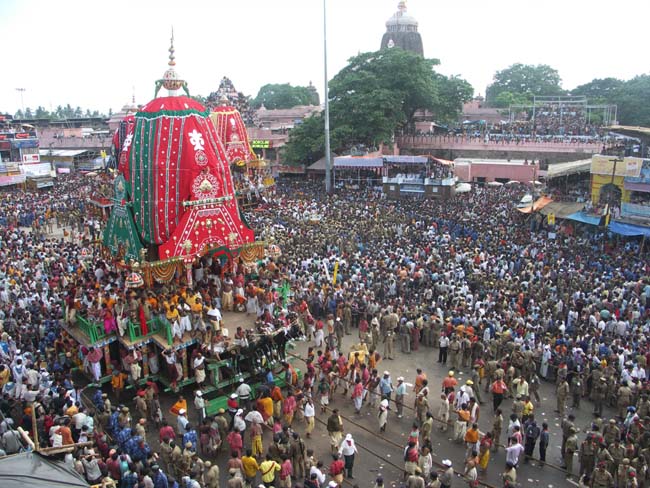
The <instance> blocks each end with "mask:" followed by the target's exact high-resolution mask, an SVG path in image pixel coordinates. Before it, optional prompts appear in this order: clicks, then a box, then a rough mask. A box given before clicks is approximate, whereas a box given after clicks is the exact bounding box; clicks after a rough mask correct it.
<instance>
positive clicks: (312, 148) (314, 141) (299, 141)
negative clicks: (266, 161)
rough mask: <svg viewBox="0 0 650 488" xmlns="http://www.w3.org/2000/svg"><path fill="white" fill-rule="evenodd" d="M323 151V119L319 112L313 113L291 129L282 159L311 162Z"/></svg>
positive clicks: (294, 161) (302, 162) (304, 162)
mask: <svg viewBox="0 0 650 488" xmlns="http://www.w3.org/2000/svg"><path fill="white" fill-rule="evenodd" d="M330 139H331V138H330ZM324 152H325V120H324V118H323V116H322V115H321V114H315V115H312V116H311V117H307V118H306V119H305V120H303V122H302V123H301V124H298V125H296V126H295V127H294V128H293V129H292V130H291V132H290V133H289V140H288V141H287V144H286V145H285V146H284V148H283V151H282V160H283V161H284V162H285V163H287V164H311V163H313V162H315V161H318V160H319V159H320V158H321V157H323V153H324Z"/></svg>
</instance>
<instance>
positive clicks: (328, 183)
mask: <svg viewBox="0 0 650 488" xmlns="http://www.w3.org/2000/svg"><path fill="white" fill-rule="evenodd" d="M323 71H324V73H325V75H324V84H325V88H324V94H325V192H327V193H331V192H332V155H331V153H330V103H329V89H328V86H327V0H323Z"/></svg>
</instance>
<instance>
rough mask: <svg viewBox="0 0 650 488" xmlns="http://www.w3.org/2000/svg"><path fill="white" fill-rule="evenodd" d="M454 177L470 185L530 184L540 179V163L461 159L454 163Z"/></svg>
mask: <svg viewBox="0 0 650 488" xmlns="http://www.w3.org/2000/svg"><path fill="white" fill-rule="evenodd" d="M454 175H455V176H456V177H457V178H458V180H459V181H464V182H468V183H489V182H491V181H498V182H500V183H507V182H508V181H519V182H521V183H529V182H531V181H535V180H538V179H539V163H533V162H528V161H524V160H519V161H506V160H501V159H464V158H459V159H456V160H455V161H454Z"/></svg>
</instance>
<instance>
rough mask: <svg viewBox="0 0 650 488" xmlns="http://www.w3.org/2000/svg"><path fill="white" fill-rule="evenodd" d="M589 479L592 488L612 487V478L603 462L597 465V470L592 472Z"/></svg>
mask: <svg viewBox="0 0 650 488" xmlns="http://www.w3.org/2000/svg"><path fill="white" fill-rule="evenodd" d="M591 479H592V485H591V486H592V488H612V487H613V486H614V477H613V476H612V474H611V473H610V472H609V471H607V464H606V463H604V462H600V463H598V468H596V469H595V470H594V472H593V474H592V475H591Z"/></svg>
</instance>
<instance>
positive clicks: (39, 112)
mask: <svg viewBox="0 0 650 488" xmlns="http://www.w3.org/2000/svg"><path fill="white" fill-rule="evenodd" d="M34 117H35V118H37V119H51V118H52V114H50V112H48V111H47V110H45V108H43V107H41V106H40V105H39V106H38V107H36V112H35V113H34Z"/></svg>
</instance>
